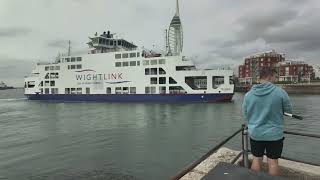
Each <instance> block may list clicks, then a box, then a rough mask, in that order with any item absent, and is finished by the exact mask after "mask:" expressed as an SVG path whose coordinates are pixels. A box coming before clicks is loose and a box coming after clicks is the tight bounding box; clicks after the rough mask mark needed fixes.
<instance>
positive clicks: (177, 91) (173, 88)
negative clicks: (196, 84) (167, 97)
mask: <svg viewBox="0 0 320 180" xmlns="http://www.w3.org/2000/svg"><path fill="white" fill-rule="evenodd" d="M169 93H170V94H184V93H186V91H185V90H184V89H183V88H182V87H181V86H171V87H169Z"/></svg>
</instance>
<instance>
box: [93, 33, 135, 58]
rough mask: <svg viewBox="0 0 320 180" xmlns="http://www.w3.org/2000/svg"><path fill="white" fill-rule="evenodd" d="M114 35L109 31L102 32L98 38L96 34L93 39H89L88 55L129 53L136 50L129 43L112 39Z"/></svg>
mask: <svg viewBox="0 0 320 180" xmlns="http://www.w3.org/2000/svg"><path fill="white" fill-rule="evenodd" d="M113 36H114V34H111V33H110V31H108V32H107V33H106V32H103V34H101V35H100V36H98V33H96V34H95V37H89V39H90V42H88V43H87V44H88V45H89V48H90V51H89V53H90V54H97V53H108V52H117V51H131V50H136V49H137V46H136V45H134V44H133V43H130V42H128V41H126V40H124V39H117V38H114V37H113Z"/></svg>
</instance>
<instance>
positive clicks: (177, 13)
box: [176, 0, 180, 16]
mask: <svg viewBox="0 0 320 180" xmlns="http://www.w3.org/2000/svg"><path fill="white" fill-rule="evenodd" d="M179 15H180V12H179V0H177V10H176V16H179Z"/></svg>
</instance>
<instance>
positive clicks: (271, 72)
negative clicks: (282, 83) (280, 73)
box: [260, 67, 277, 79]
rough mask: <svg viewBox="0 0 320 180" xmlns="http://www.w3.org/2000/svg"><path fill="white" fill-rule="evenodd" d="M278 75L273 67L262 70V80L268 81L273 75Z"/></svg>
mask: <svg viewBox="0 0 320 180" xmlns="http://www.w3.org/2000/svg"><path fill="white" fill-rule="evenodd" d="M275 74H277V71H276V69H275V68H273V67H263V68H262V69H261V70H260V79H267V78H268V77H271V76H273V75H275Z"/></svg>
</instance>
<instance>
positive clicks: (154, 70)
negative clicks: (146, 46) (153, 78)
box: [144, 68, 166, 75]
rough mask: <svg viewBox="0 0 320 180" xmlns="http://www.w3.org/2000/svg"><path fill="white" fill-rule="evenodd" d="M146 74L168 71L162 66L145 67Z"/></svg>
mask: <svg viewBox="0 0 320 180" xmlns="http://www.w3.org/2000/svg"><path fill="white" fill-rule="evenodd" d="M144 74H145V75H158V74H166V71H165V70H164V69H162V68H145V69H144Z"/></svg>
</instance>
